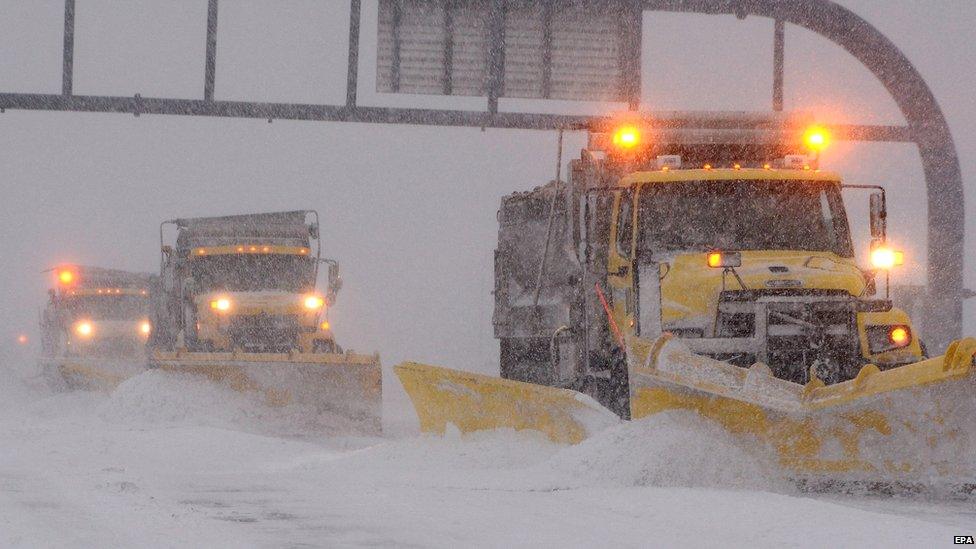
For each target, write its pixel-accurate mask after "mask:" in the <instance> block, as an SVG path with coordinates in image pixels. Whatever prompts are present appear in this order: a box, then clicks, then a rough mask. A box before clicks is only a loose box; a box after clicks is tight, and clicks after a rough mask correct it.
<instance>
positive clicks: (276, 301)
mask: <svg viewBox="0 0 976 549" xmlns="http://www.w3.org/2000/svg"><path fill="white" fill-rule="evenodd" d="M308 295H309V294H299V293H292V292H275V291H264V292H208V293H205V294H200V295H198V296H196V298H195V299H194V302H195V303H196V306H197V310H198V311H208V312H209V311H210V310H211V308H210V303H211V301H214V300H217V299H228V300H230V302H231V307H230V310H229V311H227V312H226V314H227V315H229V316H235V315H257V314H261V313H264V314H270V315H285V314H303V313H307V314H312V315H314V314H317V313H319V312H320V311H321V309H318V310H310V309H307V308H305V298H306V297H308Z"/></svg>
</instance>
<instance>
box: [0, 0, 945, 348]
mask: <svg viewBox="0 0 976 549" xmlns="http://www.w3.org/2000/svg"><path fill="white" fill-rule="evenodd" d="M431 1H440V0H431ZM446 1H448V3H451V2H450V0H446ZM482 1H484V2H488V5H489V7H490V12H489V13H490V15H489V17H488V22H487V24H488V25H489V37H490V44H491V46H490V48H489V51H488V52H487V55H488V74H487V78H486V86H485V90H486V91H485V95H486V98H487V110H485V111H459V110H438V109H412V108H391V107H376V106H363V105H360V104H359V103H358V100H357V90H358V69H359V42H360V39H359V36H360V32H359V31H360V21H361V12H362V2H361V0H350V8H351V12H350V20H349V56H348V63H349V64H348V72H347V90H346V100H345V104H344V105H318V104H294V103H267V102H249V101H220V100H215V99H214V89H215V74H216V61H217V22H218V17H217V14H218V10H217V8H218V0H208V7H207V35H206V49H205V51H206V53H205V55H206V64H205V73H204V89H203V98H202V99H176V98H155V97H141V96H140V95H136V96H135V97H111V96H86V95H75V94H74V90H73V77H74V22H75V0H65V10H64V52H63V63H62V89H61V94H41V93H0V112H3V111H4V110H5V109H24V110H46V111H72V112H103V113H131V114H134V115H140V114H168V115H187V116H214V117H233V118H259V119H268V120H272V119H290V120H317V121H333V122H364V123H383V124H418V125H435V126H469V127H482V128H486V127H488V128H517V129H534V130H551V129H564V128H570V129H572V128H584V127H586V126H588V125H590V124H592V123H594V122H596V121H598V120H599V119H600V117H593V116H566V115H555V114H544V113H513V112H500V111H499V109H498V102H499V99H500V98H501V97H504V71H505V48H504V44H505V10H506V0H482ZM541 1H543V2H546V4H545V10H544V12H545V13H548V14H550V16H551V13H552V10H553V9H558V7H559V5H560V4H561V3H563V2H566V1H568V0H541ZM576 1H577V2H578V0H576ZM613 1H614V2H615V4H612V5H613V6H615V9H619V12H620V14H621V25H620V28H621V32H622V33H624V38H625V40H624V42H623V43H624V50H625V55H624V57H626V59H622V61H623V63H624V66H625V67H626V68H627V75H625V81H624V82H622V83H621V89H622V90H623V91H624V95H625V97H626V101H627V103H628V104H629V105H630V106H631V107H632V108H635V107H636V106H637V103H638V99H639V94H640V82H641V80H640V77H641V75H640V61H639V55H640V51H641V48H640V44H641V38H640V31H641V21H640V18H641V16H642V14H643V12H644V11H645V10H651V11H668V12H684V13H701V14H731V15H735V16H737V17H739V18H745V17H747V16H758V17H766V18H770V19H772V20H773V21H774V48H773V50H774V63H773V71H774V74H773V94H772V109H773V110H781V109H782V108H783V56H784V49H785V48H784V41H785V25H786V24H787V23H789V24H792V25H796V26H799V27H803V28H806V29H809V30H811V31H813V32H816V33H817V34H820V35H821V36H824V37H825V38H827V39H829V40H831V41H833V42H834V43H836V44H838V45H840V46H841V47H843V48H844V49H845V50H846V51H847V52H848V53H850V54H851V55H852V56H853V57H855V58H856V59H857V60H858V61H860V62H861V63H862V64H863V65H864V66H865V67H866V68H868V69H869V70H870V71H871V72H872V73H873V74H874V75H875V77H876V78H878V80H879V81H880V82H881V83H882V84H883V85H884V86H885V88H886V89H887V90H888V92H889V94H890V95H891V97H892V98H893V99H894V100H895V102H896V103H897V104H898V106H899V108H900V109H901V111H902V113H903V115H904V116H905V119H906V120H907V121H908V124H907V125H906V126H877V125H834V126H832V129H833V131H834V133H835V136H836V138H838V139H844V140H856V141H885V142H911V143H915V144H916V145H917V146H918V148H919V153H920V155H921V158H922V167H923V169H924V172H925V180H926V186H927V192H928V212H929V213H928V265H929V268H928V294H927V299H926V307H925V312H926V314H925V317H924V319H923V325H922V331H923V333H924V334H926V336H927V337H928V338H929V340H928V342H927V343H928V345H929V348H930V349H942V348H944V347H945V345H946V344H947V343H948V342H949V341H950V340H951V339H955V338H957V337H959V335H960V333H961V325H962V303H961V302H962V299H963V297H964V292H963V284H962V279H963V276H962V273H963V256H964V254H963V252H964V208H963V187H962V176H961V173H960V169H959V161H958V157H957V154H956V150H955V145H954V143H953V140H952V136H951V134H950V132H949V128H948V125H947V124H946V121H945V117H944V116H943V114H942V111H941V110H940V108H939V106H938V103H937V102H936V100H935V97H934V96H933V95H932V93H931V91H930V90H929V88H928V86H927V85H926V83H925V81H924V80H923V79H922V77H921V75H920V74H919V73H918V71H917V70H916V69H915V68H914V66H912V64H911V63H910V62H909V61H908V59H907V58H906V57H905V56H904V55H903V54H902V53H901V52H900V51H899V50H898V48H897V47H896V46H895V45H894V44H893V43H892V42H891V41H890V40H888V38H886V37H885V36H884V35H882V34H881V33H880V32H879V31H878V30H877V29H875V28H874V27H873V26H871V25H870V24H869V23H868V22H867V21H865V20H864V19H862V18H861V17H859V16H858V15H856V14H854V13H853V12H851V11H850V10H847V9H846V8H843V7H841V6H839V5H838V4H836V3H834V2H832V1H830V0H613ZM451 5H452V9H461V7H459V6H463V4H454V3H451ZM445 23H446V24H450V20H448V21H445ZM445 47H450V44H445ZM543 53H544V57H547V56H546V55H545V53H546V48H544V50H543ZM548 57H549V58H550V59H551V53H550V55H548ZM396 70H397V63H396V55H394V75H395V74H396ZM549 70H550V67H546V68H545V69H544V71H545V72H544V74H548V73H549ZM544 80H545V79H544ZM395 83H396V80H395V79H394V89H395V88H396V85H395ZM449 86H450V83H449V81H448V83H447V86H446V89H445V90H444V91H445V92H448V93H449V92H450V88H449ZM546 87H547V86H544V88H546ZM653 119H654V121H655V124H658V125H660V126H662V127H681V128H697V127H702V126H701V124H702V120H701V118H699V117H696V116H694V115H693V114H690V113H658V114H655V115H654V116H653ZM742 127H743V128H748V127H755V126H748V124H747V123H746V125H744V126H742Z"/></svg>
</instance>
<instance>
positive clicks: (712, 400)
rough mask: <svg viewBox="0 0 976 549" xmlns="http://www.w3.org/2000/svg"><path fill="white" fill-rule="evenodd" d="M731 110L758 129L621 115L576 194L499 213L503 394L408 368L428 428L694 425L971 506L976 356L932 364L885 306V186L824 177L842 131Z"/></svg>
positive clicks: (968, 353)
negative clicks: (851, 203)
mask: <svg viewBox="0 0 976 549" xmlns="http://www.w3.org/2000/svg"><path fill="white" fill-rule="evenodd" d="M734 116H753V115H733V114H730V115H727V116H726V117H725V118H721V117H714V118H715V119H714V120H710V121H709V123H708V124H704V125H703V126H704V127H710V128H716V129H714V130H682V129H674V128H671V129H662V128H656V127H654V126H653V124H651V123H648V122H647V121H646V120H641V119H639V118H635V119H614V120H610V121H607V122H606V124H605V125H598V126H597V127H594V128H591V129H590V133H589V142H588V146H587V148H586V149H584V150H583V151H582V154H581V156H580V158H579V159H576V160H573V161H572V162H571V163H570V170H569V172H570V177H569V181H568V182H560V181H553V182H551V183H549V184H547V185H545V186H543V187H539V188H537V189H535V190H533V191H530V192H522V193H516V194H513V195H509V196H507V197H505V198H503V199H502V204H501V209H500V210H499V212H498V220H499V237H498V246H497V249H496V251H495V289H494V297H495V312H494V328H495V336H496V338H497V339H498V340H499V342H500V365H499V366H500V373H501V379H499V378H494V377H490V376H484V375H479V374H473V373H467V372H460V371H456V370H450V369H446V368H440V367H435V366H429V365H423V364H416V363H405V364H402V365H399V366H398V367H397V368H396V373H397V374H398V376H399V378H400V379H401V381H402V383H403V385H404V387H405V388H406V390H407V392H408V393H409V394H410V396H411V399H412V401H413V403H414V406H415V409H416V411H417V414H418V416H419V418H420V424H421V428H422V430H424V431H429V432H443V431H444V429H445V428H446V426H447V425H448V424H453V425H455V426H456V427H457V428H458V429H459V430H460V431H462V432H468V431H475V430H481V429H493V428H499V427H502V428H513V429H535V430H538V431H542V432H544V433H546V434H547V435H548V436H549V438H551V439H552V440H554V441H558V442H566V443H577V442H580V441H581V440H583V439H585V438H587V437H588V436H590V435H592V434H593V433H594V432H595V431H597V430H599V429H600V428H602V427H605V426H607V425H612V424H613V423H614V422H615V421H617V420H616V419H615V418H613V416H614V415H616V416H618V417H620V418H623V419H631V418H633V419H641V418H648V417H651V416H654V415H656V414H660V413H662V412H668V411H674V410H682V411H688V412H693V413H697V414H699V415H700V416H702V417H705V418H708V419H710V420H713V421H715V422H717V423H718V424H719V425H721V426H722V427H724V428H725V429H727V430H728V431H729V432H731V433H733V434H735V435H738V436H740V437H742V438H743V439H744V440H746V441H747V443H748V444H757V443H758V444H762V445H764V446H765V447H766V448H768V449H769V450H770V451H771V452H772V453H773V455H775V456H777V460H778V462H779V464H780V465H781V466H782V467H783V468H784V469H785V470H786V471H787V472H788V474H789V475H790V476H791V477H792V478H794V479H797V480H799V481H800V482H802V483H804V484H807V485H812V486H819V485H822V484H828V485H832V484H833V483H836V482H838V481H843V482H845V483H846V482H852V483H856V484H867V485H870V486H874V485H876V484H877V483H882V484H884V485H889V484H894V485H898V486H931V485H939V486H950V487H952V489H962V490H969V491H972V490H973V487H974V486H976V458H974V456H976V427H974V425H976V423H974V419H976V398H974V396H973V395H974V394H976V367H974V363H973V356H974V353H976V340H974V339H964V340H960V341H957V342H954V343H953V344H952V345H950V346H949V348H948V349H947V350H946V351H945V353H944V355H942V356H938V357H934V358H928V357H927V355H926V349H925V346H924V344H923V342H922V341H921V340H920V338H919V335H918V333H917V332H916V330H915V326H914V325H913V324H912V322H911V320H910V319H909V318H908V315H907V314H905V313H904V312H903V311H902V310H900V309H898V308H897V307H895V306H894V305H893V304H892V302H891V300H890V299H888V288H887V280H888V276H887V272H888V270H890V269H892V268H894V267H895V266H897V265H898V264H900V263H901V262H902V260H903V255H902V254H901V253H900V252H898V251H897V250H895V249H894V248H893V247H892V246H891V245H890V244H889V242H888V241H887V235H886V207H885V194H884V190H883V189H882V188H880V187H868V186H856V185H847V184H845V183H843V182H842V180H841V178H840V177H839V176H838V175H837V174H834V173H831V172H828V171H822V170H820V168H819V165H818V163H819V151H820V150H821V149H822V148H823V147H824V146H826V145H827V142H828V140H829V135H828V134H827V132H826V130H824V129H823V128H821V127H818V126H815V125H814V126H810V125H808V124H807V123H806V122H807V121H808V120H804V119H803V118H800V117H789V116H776V117H770V118H769V119H768V120H767V121H766V123H765V125H764V127H762V128H761V129H755V130H738V129H722V128H730V127H736V125H735V123H734V122H735V121H734V120H733V119H732V117H734ZM855 193H862V194H867V195H868V196H867V198H868V200H869V203H870V232H871V244H870V250H869V251H868V252H869V253H868V257H869V258H870V261H871V263H872V267H870V268H863V267H861V266H859V264H858V261H857V259H856V257H857V254H856V253H855V252H856V251H855V249H854V245H853V243H852V242H853V240H852V237H851V230H850V227H849V224H848V217H847V214H846V211H845V201H844V198H845V195H852V194H855ZM882 282H883V283H884V289H883V293H882V288H881V285H882V284H881V283H882ZM611 412H613V413H612V414H611Z"/></svg>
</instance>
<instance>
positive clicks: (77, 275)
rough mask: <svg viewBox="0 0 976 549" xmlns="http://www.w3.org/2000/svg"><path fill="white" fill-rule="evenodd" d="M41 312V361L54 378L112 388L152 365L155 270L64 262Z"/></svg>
mask: <svg viewBox="0 0 976 549" xmlns="http://www.w3.org/2000/svg"><path fill="white" fill-rule="evenodd" d="M49 272H51V273H53V275H54V286H53V287H52V288H51V289H50V290H48V303H47V306H46V307H45V308H44V310H43V311H42V312H41V319H40V332H41V362H42V371H43V373H44V376H45V377H46V378H47V379H48V381H49V382H50V383H51V384H52V385H54V386H58V387H66V388H68V389H99V390H110V389H112V388H114V387H115V386H116V385H118V384H119V383H121V382H122V381H124V380H126V379H127V378H129V377H131V376H133V375H136V374H138V373H141V372H143V371H144V370H145V368H146V341H147V339H148V338H149V335H150V333H151V332H152V324H151V323H150V321H149V314H150V310H149V309H150V306H149V287H150V283H151V278H152V277H151V275H149V274H142V273H131V272H126V271H119V270H115V269H105V268H101V267H86V266H81V265H60V266H58V267H56V268H54V269H52V270H51V271H49Z"/></svg>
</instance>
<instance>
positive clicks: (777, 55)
mask: <svg viewBox="0 0 976 549" xmlns="http://www.w3.org/2000/svg"><path fill="white" fill-rule="evenodd" d="M773 29H774V30H773V110H774V111H782V110H783V55H784V50H785V49H786V22H785V21H783V20H782V19H777V20H776V23H775V26H774V27H773Z"/></svg>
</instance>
